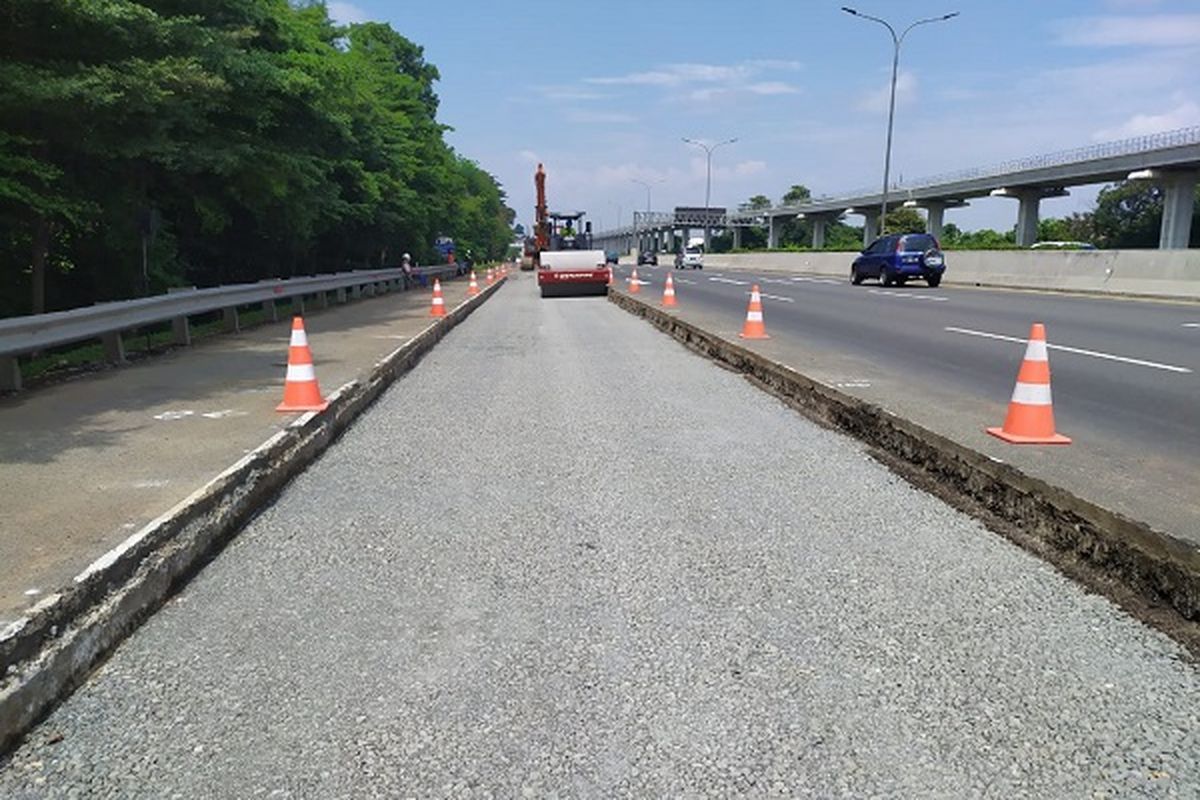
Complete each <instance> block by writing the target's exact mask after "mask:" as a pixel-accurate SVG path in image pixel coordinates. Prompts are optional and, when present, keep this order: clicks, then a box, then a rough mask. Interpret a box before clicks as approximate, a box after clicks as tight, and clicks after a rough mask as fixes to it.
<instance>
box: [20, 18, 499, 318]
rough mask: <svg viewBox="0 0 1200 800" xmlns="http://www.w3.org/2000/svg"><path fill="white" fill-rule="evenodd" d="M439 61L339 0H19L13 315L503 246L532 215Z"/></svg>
mask: <svg viewBox="0 0 1200 800" xmlns="http://www.w3.org/2000/svg"><path fill="white" fill-rule="evenodd" d="M437 79H438V72H437V69H436V68H435V67H434V66H433V65H431V64H429V63H427V62H426V61H425V60H424V57H423V51H422V49H421V48H420V47H419V46H417V45H416V44H414V43H412V42H410V41H409V40H408V39H406V38H404V37H403V36H401V35H400V34H398V33H397V32H395V31H394V30H392V29H391V28H390V27H389V26H387V25H384V24H379V23H364V24H361V25H351V26H349V27H347V28H343V27H338V26H337V25H335V24H334V23H333V22H331V21H330V19H329V16H328V13H327V11H326V9H325V6H324V5H323V4H320V3H315V4H311V5H308V4H294V3H289V2H288V0H140V2H132V0H19V1H18V2H8V3H3V4H0V315H8V314H19V313H30V312H39V311H42V310H53V309H56V308H67V307H72V306H77V305H81V304H86V303H89V302H93V301H96V300H106V299H115V298H123V297H130V296H135V295H138V294H143V293H147V292H151V293H153V292H160V291H162V290H164V289H165V288H166V287H168V286H171V285H199V286H208V285H216V284H220V283H229V282H234V281H251V280H257V279H260V278H266V277H286V276H291V275H302V274H313V273H316V272H328V271H334V270H339V269H346V268H358V267H367V266H377V265H380V264H395V263H397V261H398V259H399V256H400V253H402V252H405V251H407V252H410V253H412V254H413V256H414V257H415V258H417V260H418V261H420V262H428V261H432V260H434V258H435V254H434V253H433V251H432V244H433V240H434V238H435V237H436V236H438V235H447V236H452V237H454V238H455V240H456V241H457V242H458V245H459V250H460V252H462V251H465V250H467V249H470V250H472V251H473V252H474V254H475V256H476V257H477V258H499V257H502V256H503V255H504V253H505V249H506V247H507V245H508V243H509V242H510V241H511V238H512V233H511V227H510V226H511V223H512V219H513V213H512V211H511V210H510V209H508V208H507V207H506V206H505V203H504V195H503V193H502V192H501V190H500V188H499V186H498V185H497V183H496V181H495V180H494V179H493V178H492V176H490V175H489V174H487V173H486V172H484V171H483V170H481V169H480V168H479V167H478V166H476V165H475V164H473V163H472V162H470V161H468V160H466V159H464V158H463V157H461V156H459V155H458V154H456V153H455V152H454V151H453V150H452V149H451V148H450V147H449V146H448V145H447V144H446V142H445V141H444V133H445V130H446V128H445V127H444V126H443V125H441V124H439V123H438V121H437V119H436V114H437V108H438V99H437V95H436V94H435V93H434V88H433V86H434V83H435V82H436V81H437ZM143 269H144V270H145V274H143ZM43 286H44V289H43Z"/></svg>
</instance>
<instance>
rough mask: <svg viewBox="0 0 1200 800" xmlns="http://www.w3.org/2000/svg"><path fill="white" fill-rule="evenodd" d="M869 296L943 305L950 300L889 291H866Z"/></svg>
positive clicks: (927, 295)
mask: <svg viewBox="0 0 1200 800" xmlns="http://www.w3.org/2000/svg"><path fill="white" fill-rule="evenodd" d="M867 292H868V293H869V294H882V295H887V296H888V297H904V298H907V299H909V300H929V301H931V302H934V303H945V302H946V301H947V300H949V299H950V298H948V297H942V296H940V295H936V294H913V293H912V292H896V291H893V290H891V289H868V290H867Z"/></svg>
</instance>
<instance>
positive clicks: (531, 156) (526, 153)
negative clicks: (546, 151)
mask: <svg viewBox="0 0 1200 800" xmlns="http://www.w3.org/2000/svg"><path fill="white" fill-rule="evenodd" d="M517 158H519V159H521V161H523V162H525V163H527V164H536V163H538V162H539V161H541V160H542V159H541V158H539V157H538V154H537V153H535V152H533V151H532V150H522V151H521V152H519V153H517Z"/></svg>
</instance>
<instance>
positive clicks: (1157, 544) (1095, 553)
mask: <svg viewBox="0 0 1200 800" xmlns="http://www.w3.org/2000/svg"><path fill="white" fill-rule="evenodd" d="M609 300H610V301H611V302H613V303H615V304H616V305H617V306H619V307H621V308H623V309H625V310H626V311H628V312H630V313H632V314H635V315H637V316H640V317H643V318H645V319H646V320H647V321H648V322H650V324H652V325H654V326H655V327H656V328H658V329H660V330H662V331H663V332H665V333H667V334H669V335H671V336H672V337H674V338H675V339H676V340H678V341H679V342H681V343H682V344H684V345H685V346H686V347H688V348H690V349H691V350H694V351H696V352H698V353H700V354H702V355H705V356H707V357H709V358H711V359H713V360H714V361H718V362H720V363H723V364H726V365H728V366H729V367H731V368H733V369H735V370H737V371H739V372H742V373H744V374H745V375H747V376H748V377H750V378H751V379H753V380H754V381H755V382H756V383H758V384H759V385H760V386H761V387H762V388H764V389H766V390H767V391H769V392H771V393H772V394H775V395H777V396H779V397H781V398H783V399H785V400H786V401H788V402H789V404H791V405H793V406H794V407H796V408H797V409H798V410H800V411H801V412H803V413H804V414H805V415H806V416H808V417H810V418H813V419H815V420H817V421H819V422H821V423H823V424H825V425H827V426H829V427H832V428H835V429H837V430H840V431H843V432H845V433H848V434H850V435H852V436H854V437H855V438H857V439H860V440H861V441H863V442H865V443H866V444H868V445H870V446H871V447H873V448H876V449H878V450H880V451H882V452H883V453H885V454H887V455H888V456H890V457H892V458H894V459H896V460H898V461H899V462H900V463H901V464H902V465H904V466H906V467H908V468H912V469H915V470H916V471H918V472H919V473H921V474H922V475H923V477H925V478H926V479H929V480H931V481H933V482H934V483H935V484H936V485H937V487H938V489H939V492H943V491H949V492H950V493H951V494H952V495H955V496H957V497H959V498H965V499H966V500H968V501H970V502H971V503H972V505H974V506H975V507H982V508H983V509H985V510H986V512H987V513H989V514H992V515H995V516H996V517H998V518H999V519H1001V520H1003V521H1005V522H1007V523H1010V524H1011V525H1013V526H1015V527H1016V528H1017V529H1018V530H1019V531H1020V537H1019V538H1020V539H1021V541H1022V543H1025V542H1030V543H1032V544H1034V545H1035V546H1033V547H1028V548H1027V549H1033V550H1035V551H1042V550H1045V551H1050V552H1057V553H1069V554H1071V555H1072V556H1073V557H1075V558H1077V559H1079V560H1081V561H1082V562H1084V563H1086V564H1087V565H1089V566H1091V567H1093V568H1095V569H1098V570H1100V571H1101V573H1103V575H1104V576H1105V577H1106V578H1108V579H1112V580H1114V581H1115V582H1116V583H1117V584H1118V585H1119V586H1121V587H1122V588H1124V589H1125V590H1127V591H1128V592H1129V593H1131V594H1132V595H1133V596H1134V597H1137V598H1139V599H1140V600H1142V601H1144V602H1145V603H1146V604H1148V605H1149V607H1151V608H1162V607H1163V606H1166V607H1169V608H1171V609H1173V610H1174V611H1175V612H1177V613H1178V614H1179V615H1181V616H1182V617H1183V618H1184V619H1186V620H1191V621H1193V622H1195V621H1200V547H1197V546H1196V545H1194V544H1192V543H1191V542H1187V541H1184V540H1182V539H1177V538H1175V537H1173V536H1170V535H1169V534H1165V533H1162V532H1159V531H1156V530H1154V529H1152V528H1150V527H1149V526H1148V525H1146V524H1144V523H1141V522H1136V521H1134V520H1131V519H1128V518H1127V517H1124V516H1122V515H1120V514H1118V513H1116V512H1113V511H1109V510H1108V509H1105V508H1101V507H1100V506H1097V505H1095V504H1094V503H1091V502H1089V501H1087V500H1084V499H1082V498H1080V497H1077V496H1075V495H1073V494H1071V493H1070V492H1068V491H1066V490H1065V489H1062V488H1060V487H1057V486H1053V485H1051V484H1048V483H1046V482H1044V481H1042V480H1039V479H1037V478H1034V477H1031V476H1029V475H1027V474H1025V473H1024V472H1022V471H1020V470H1019V469H1017V468H1015V467H1013V466H1011V465H1009V464H1004V463H1000V462H997V461H995V460H993V459H991V458H990V457H988V456H986V455H984V454H983V453H979V452H976V451H974V450H971V449H970V448H968V447H965V446H963V445H961V444H959V443H957V442H954V441H952V440H950V439H947V438H946V437H944V436H941V435H939V434H936V433H934V432H933V431H930V430H927V429H926V428H923V427H921V426H920V425H917V424H915V423H913V422H910V421H908V420H906V419H902V418H900V417H897V416H895V415H893V414H890V413H888V412H887V411H885V410H884V409H882V408H879V407H878V406H875V405H872V404H870V403H867V402H866V401H863V400H859V399H858V398H855V397H852V396H850V395H847V394H844V393H842V392H839V391H837V390H836V389H834V388H832V387H830V386H827V385H825V384H823V383H820V382H818V381H816V380H813V379H812V378H809V377H806V376H805V375H802V374H800V373H799V372H796V371H795V370H793V369H792V368H790V367H788V366H786V365H784V364H780V363H777V362H775V361H771V360H770V359H768V358H765V357H764V356H762V355H759V354H758V353H755V352H753V351H751V350H748V349H746V348H745V347H742V346H740V345H738V344H735V343H733V342H731V341H729V340H726V339H723V338H721V337H720V336H718V335H716V334H714V333H711V332H709V331H706V330H704V329H702V328H699V327H698V326H696V325H694V324H692V323H689V322H686V321H684V320H681V319H678V318H676V317H674V316H672V315H671V314H669V313H667V312H665V311H662V310H660V309H658V308H655V307H654V306H651V305H648V304H646V303H644V302H642V301H640V300H637V299H635V298H633V297H631V296H629V295H627V294H624V293H622V292H616V291H610V292H609Z"/></svg>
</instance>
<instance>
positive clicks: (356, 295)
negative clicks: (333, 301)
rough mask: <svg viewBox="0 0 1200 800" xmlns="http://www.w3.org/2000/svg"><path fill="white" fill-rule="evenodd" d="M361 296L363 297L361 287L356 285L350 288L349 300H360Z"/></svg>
mask: <svg viewBox="0 0 1200 800" xmlns="http://www.w3.org/2000/svg"><path fill="white" fill-rule="evenodd" d="M362 296H363V287H362V286H360V285H357V284H356V285H354V286H351V287H350V299H351V300H361V299H362Z"/></svg>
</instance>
